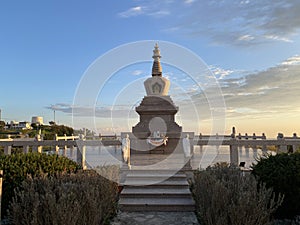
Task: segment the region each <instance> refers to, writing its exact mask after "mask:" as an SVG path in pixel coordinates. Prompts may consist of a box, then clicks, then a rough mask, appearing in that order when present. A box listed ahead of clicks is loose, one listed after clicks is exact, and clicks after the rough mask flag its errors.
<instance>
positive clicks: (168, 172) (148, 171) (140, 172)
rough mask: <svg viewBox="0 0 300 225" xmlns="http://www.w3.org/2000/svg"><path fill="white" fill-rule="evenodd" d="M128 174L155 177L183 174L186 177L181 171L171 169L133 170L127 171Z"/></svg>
mask: <svg viewBox="0 0 300 225" xmlns="http://www.w3.org/2000/svg"><path fill="white" fill-rule="evenodd" d="M127 171H128V174H135V175H138V174H154V175H163V174H166V175H170V174H171V175H174V174H182V175H185V173H184V172H183V171H181V170H179V171H178V170H171V169H163V170H162V169H131V170H127Z"/></svg>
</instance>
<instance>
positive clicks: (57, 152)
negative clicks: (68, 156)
mask: <svg viewBox="0 0 300 225" xmlns="http://www.w3.org/2000/svg"><path fill="white" fill-rule="evenodd" d="M54 138H55V139H54V140H55V141H58V137H57V134H55V137H54ZM54 150H55V154H56V155H58V154H59V146H58V145H55V149H54Z"/></svg>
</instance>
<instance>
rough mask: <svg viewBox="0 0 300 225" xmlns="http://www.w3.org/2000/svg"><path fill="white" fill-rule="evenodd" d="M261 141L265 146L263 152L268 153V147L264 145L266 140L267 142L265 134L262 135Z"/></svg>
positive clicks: (263, 145)
mask: <svg viewBox="0 0 300 225" xmlns="http://www.w3.org/2000/svg"><path fill="white" fill-rule="evenodd" d="M261 139H262V140H263V142H262V143H263V144H262V151H263V152H266V151H267V145H266V144H265V143H264V140H266V139H267V137H266V135H265V133H262V137H261Z"/></svg>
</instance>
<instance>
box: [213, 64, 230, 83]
mask: <svg viewBox="0 0 300 225" xmlns="http://www.w3.org/2000/svg"><path fill="white" fill-rule="evenodd" d="M210 70H211V71H212V73H213V74H214V75H215V76H216V78H217V79H219V80H222V79H224V78H225V77H226V76H229V75H230V74H232V73H233V72H234V71H233V70H226V69H223V68H220V67H215V66H210Z"/></svg>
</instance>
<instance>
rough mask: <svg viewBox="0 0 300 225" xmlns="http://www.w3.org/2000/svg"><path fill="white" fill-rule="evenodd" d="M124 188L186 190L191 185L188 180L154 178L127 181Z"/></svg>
mask: <svg viewBox="0 0 300 225" xmlns="http://www.w3.org/2000/svg"><path fill="white" fill-rule="evenodd" d="M124 186H147V187H148V188H152V187H153V186H155V187H164V188H172V187H175V188H185V187H189V184H188V182H187V180H186V179H182V180H170V179H167V180H162V179H157V178H155V177H153V178H144V179H142V178H141V179H126V180H125V182H124Z"/></svg>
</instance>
